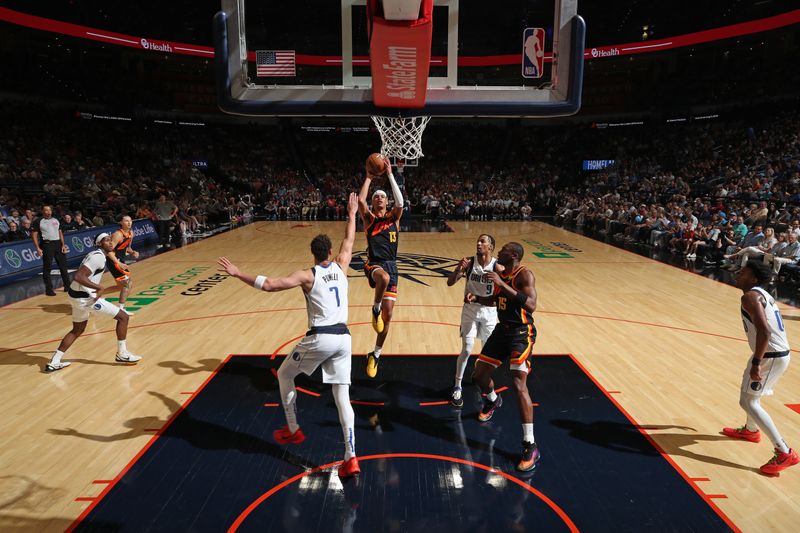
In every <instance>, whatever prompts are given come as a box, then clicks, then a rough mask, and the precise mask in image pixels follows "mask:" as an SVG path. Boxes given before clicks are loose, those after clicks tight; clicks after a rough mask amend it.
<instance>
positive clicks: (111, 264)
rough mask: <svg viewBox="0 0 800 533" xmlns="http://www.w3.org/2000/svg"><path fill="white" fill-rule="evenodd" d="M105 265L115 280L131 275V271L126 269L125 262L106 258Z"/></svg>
mask: <svg viewBox="0 0 800 533" xmlns="http://www.w3.org/2000/svg"><path fill="white" fill-rule="evenodd" d="M106 266H107V267H108V271H109V272H111V275H112V276H114V280H116V281H123V280H126V279H128V278H130V277H131V273H130V271H129V270H128V265H126V264H125V263H122V262H118V261H112V260H111V259H106Z"/></svg>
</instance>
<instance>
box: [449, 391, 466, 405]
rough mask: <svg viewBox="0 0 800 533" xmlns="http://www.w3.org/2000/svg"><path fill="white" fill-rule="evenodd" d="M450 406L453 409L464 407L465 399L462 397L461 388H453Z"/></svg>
mask: <svg viewBox="0 0 800 533" xmlns="http://www.w3.org/2000/svg"><path fill="white" fill-rule="evenodd" d="M450 405H452V406H453V407H463V406H464V397H463V395H462V391H461V387H453V391H452V392H451V393H450Z"/></svg>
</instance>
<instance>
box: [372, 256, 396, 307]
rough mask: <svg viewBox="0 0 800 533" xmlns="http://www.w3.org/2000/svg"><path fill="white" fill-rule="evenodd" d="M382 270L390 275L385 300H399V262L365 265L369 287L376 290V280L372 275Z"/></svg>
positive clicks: (379, 262) (377, 262)
mask: <svg viewBox="0 0 800 533" xmlns="http://www.w3.org/2000/svg"><path fill="white" fill-rule="evenodd" d="M378 269H381V270H383V271H384V272H386V273H387V274H389V285H388V286H387V287H386V292H385V293H383V299H384V300H393V301H394V300H397V262H396V261H375V262H374V263H370V262H369V261H367V262H366V263H364V274H365V275H366V276H367V280H368V281H369V286H370V287H372V288H373V289H374V288H375V280H374V279H372V274H374V273H375V271H376V270H378Z"/></svg>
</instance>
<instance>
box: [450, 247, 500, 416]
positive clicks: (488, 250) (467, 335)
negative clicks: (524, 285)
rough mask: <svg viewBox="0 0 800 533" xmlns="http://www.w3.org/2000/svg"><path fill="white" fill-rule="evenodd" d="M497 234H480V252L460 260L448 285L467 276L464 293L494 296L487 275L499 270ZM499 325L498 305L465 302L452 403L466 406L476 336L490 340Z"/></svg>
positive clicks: (451, 396)
mask: <svg viewBox="0 0 800 533" xmlns="http://www.w3.org/2000/svg"><path fill="white" fill-rule="evenodd" d="M494 245H495V241H494V237H492V236H491V235H488V234H485V233H484V234H482V235H480V236H479V237H478V243H477V245H476V253H475V255H474V256H473V257H464V258H463V259H461V261H459V263H458V266H456V269H455V270H453V272H452V273H450V276H448V278H447V285H448V286H451V285H454V284H455V283H456V282H457V281H458V280H459V279H461V278H462V277H466V278H467V283H466V285H465V286H464V296H465V297H466V295H467V294H474V295H476V296H492V295H493V294H494V283H492V282H491V281H490V280H489V279H488V277H487V274H488V273H489V272H491V271H493V270H494V269H495V265H496V264H497V261H496V259H495V258H494V257H492V253H493V252H494ZM496 325H497V307H495V306H491V305H483V304H480V303H478V302H477V301H476V302H471V303H468V302H467V301H466V300H465V301H464V307H463V308H462V309H461V329H460V334H461V353H459V354H458V359H457V360H456V378H455V384H454V385H453V390H452V392H451V393H450V404H451V405H453V406H454V407H462V406H463V405H464V398H463V394H462V390H461V381H462V380H463V379H464V370H466V368H467V362H469V356H470V355H471V354H472V349H473V347H474V346H475V337H476V336H477V337H478V338H479V339H480V340H481V345H483V344H485V343H486V339H488V338H489V335H491V334H492V331H494V327H495V326H496Z"/></svg>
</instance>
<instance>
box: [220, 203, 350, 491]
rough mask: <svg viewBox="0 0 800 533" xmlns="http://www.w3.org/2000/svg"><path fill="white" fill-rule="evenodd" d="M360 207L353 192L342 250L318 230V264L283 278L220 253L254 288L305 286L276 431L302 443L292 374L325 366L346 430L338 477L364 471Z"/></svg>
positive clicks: (314, 247)
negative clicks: (354, 270) (354, 373)
mask: <svg viewBox="0 0 800 533" xmlns="http://www.w3.org/2000/svg"><path fill="white" fill-rule="evenodd" d="M357 209H358V198H357V197H356V195H355V193H351V194H350V198H349V201H348V203H347V230H346V231H345V237H344V240H343V241H342V244H341V246H340V247H339V255H337V256H336V258H334V259H333V260H331V255H332V254H333V252H332V250H331V240H330V239H329V238H328V236H327V235H317V236H316V237H314V239H313V240H312V241H311V253H312V254H313V255H314V266H313V267H311V268H310V269H306V270H298V271H297V272H294V273H292V274H289V275H288V276H286V277H283V278H274V279H268V278H267V277H266V276H253V275H250V274H245V273H244V272H242V271H241V270H239V268H238V267H237V266H236V265H234V264H233V263H231V262H230V261H229V260H228V259H226V258H225V257H220V258H219V265H220V266H221V267H222V270H224V271H225V272H227V273H228V274H230V275H231V276H234V277H236V278H238V279H240V280H242V281H243V282H245V283H247V284H248V285H251V286H253V287H255V288H256V289H259V290H262V291H267V292H277V291H285V290H287V289H292V288H294V287H301V288H302V289H303V295H304V296H305V299H306V308H307V311H308V331H307V332H306V336H305V337H303V340H301V341H300V343H299V344H297V346H295V347H294V349H293V350H292V352H291V353H290V354H289V355H287V356H286V358H285V359H284V360H283V363H282V364H281V366H280V368H279V369H278V385H279V387H280V391H281V402H282V403H283V410H284V413H285V414H286V425H285V426H283V427H281V428H280V429H277V430H275V431H274V432H273V433H272V436H273V437H274V438H275V440H276V441H278V442H279V443H280V444H298V443H300V442H303V441H304V440H305V438H306V437H305V435H304V434H303V431H302V430H301V429H300V425H299V423H298V421H297V406H296V400H297V390H296V389H295V386H294V378H295V377H297V375H298V374H300V373H303V374H306V375H311V374H312V373H313V372H314V371H315V370H316V369H317V367H322V381H323V382H324V383H330V384H331V385H332V389H333V399H334V401H335V402H336V409H337V410H338V411H339V422H340V423H341V425H342V433H343V435H344V461H343V462H342V464H341V466H340V467H339V476H340V477H349V476H352V475H355V474H358V473H359V472H360V469H359V466H358V459H357V458H356V448H355V435H354V433H353V430H354V427H355V415H354V413H353V407H352V406H351V405H350V369H351V359H352V355H353V350H352V340H351V338H350V331H349V330H348V329H347V268H348V267H349V266H350V259H351V258H352V255H353V240H354V239H355V234H356V210H357Z"/></svg>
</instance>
